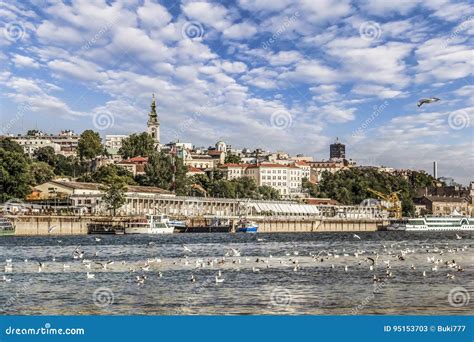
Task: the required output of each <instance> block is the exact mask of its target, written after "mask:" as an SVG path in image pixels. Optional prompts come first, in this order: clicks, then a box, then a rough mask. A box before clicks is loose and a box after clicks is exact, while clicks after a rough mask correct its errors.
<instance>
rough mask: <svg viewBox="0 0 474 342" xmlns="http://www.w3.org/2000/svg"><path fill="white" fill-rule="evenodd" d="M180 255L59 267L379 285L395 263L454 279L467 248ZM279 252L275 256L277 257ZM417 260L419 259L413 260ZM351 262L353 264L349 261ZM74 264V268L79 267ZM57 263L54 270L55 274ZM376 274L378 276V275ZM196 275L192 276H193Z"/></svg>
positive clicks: (400, 246) (77, 258) (96, 259)
mask: <svg viewBox="0 0 474 342" xmlns="http://www.w3.org/2000/svg"><path fill="white" fill-rule="evenodd" d="M352 236H353V239H354V240H361V237H360V236H359V235H357V234H353V235H352ZM456 239H458V240H460V239H462V237H461V236H459V235H458V234H456ZM95 241H96V242H100V241H101V239H100V238H95ZM257 241H258V242H262V241H264V240H263V239H262V238H258V240H257ZM152 245H155V243H154V242H149V246H152ZM181 247H182V256H181V257H179V258H171V259H164V260H162V259H161V258H159V257H154V258H147V259H146V260H144V261H138V262H132V261H130V262H127V261H125V260H124V261H120V262H119V261H114V260H106V261H104V260H100V253H101V252H102V251H103V250H98V251H96V252H94V253H89V252H88V253H87V254H86V251H85V250H83V249H82V248H81V246H78V247H76V248H75V249H74V251H73V252H72V260H73V264H70V263H64V264H63V265H62V271H63V272H66V271H68V270H70V269H71V266H74V267H75V268H77V267H79V268H80V269H81V268H83V271H82V272H84V273H85V278H86V279H87V280H93V279H95V278H96V273H94V272H107V271H120V270H119V269H118V268H117V269H112V268H114V267H113V265H114V264H120V265H121V266H122V269H121V270H127V268H128V273H129V274H131V275H132V279H133V281H134V282H135V283H136V284H137V285H139V286H140V285H144V284H145V283H146V281H147V280H148V279H149V277H148V274H149V273H150V272H153V273H155V274H156V275H157V276H158V277H159V278H161V277H163V271H164V269H165V268H166V266H168V267H171V268H173V267H175V268H176V267H178V268H179V267H184V268H188V269H190V270H192V271H193V272H192V274H191V276H190V277H189V281H190V282H193V283H194V282H196V281H198V277H197V275H196V274H198V273H197V272H198V271H199V270H203V269H210V270H214V271H216V274H215V279H214V280H215V283H216V284H221V283H223V282H225V277H224V275H223V272H224V270H225V269H229V268H233V269H234V270H236V271H240V269H241V268H245V269H251V270H252V273H259V272H265V271H266V270H269V269H272V268H278V267H280V268H281V267H283V268H290V269H292V270H293V271H294V272H299V271H301V270H302V269H304V268H306V267H307V266H309V267H311V266H312V265H313V266H314V265H318V266H320V265H325V266H326V265H327V267H328V269H330V270H331V271H332V270H335V271H338V270H340V271H342V270H343V271H344V272H349V271H350V268H352V267H354V265H355V266H356V267H357V266H358V267H363V268H364V267H366V268H367V272H371V273H370V274H372V280H373V282H374V283H378V282H383V281H385V280H387V279H389V278H394V277H396V275H395V274H394V272H395V270H394V269H393V268H392V266H393V265H394V264H398V265H404V264H406V265H407V266H406V268H407V269H408V264H410V267H409V269H410V270H411V271H413V272H419V276H422V277H426V276H427V274H428V273H429V272H438V271H442V270H444V271H446V272H447V274H446V278H448V279H455V278H456V273H458V272H463V271H464V268H463V267H462V266H461V265H460V264H459V263H458V262H457V261H456V260H455V255H456V254H458V253H461V252H465V251H466V250H467V249H468V248H469V247H468V246H467V245H465V246H463V247H456V248H455V247H450V246H449V245H448V244H447V243H446V244H443V245H441V244H440V245H438V246H437V245H422V246H419V247H418V246H417V247H412V248H410V247H408V245H407V243H406V242H400V243H392V244H391V245H390V246H386V245H383V244H382V245H381V246H379V247H378V248H377V249H376V250H365V249H356V250H352V251H351V252H349V251H346V249H345V248H342V249H336V248H334V249H328V250H320V251H318V252H309V253H300V252H299V251H298V250H293V251H291V252H288V251H287V252H285V253H284V255H278V256H274V255H271V254H269V255H267V256H265V257H263V256H253V257H252V256H245V257H242V256H241V254H242V253H241V251H240V250H239V249H236V248H225V249H224V253H223V255H222V256H220V257H205V258H203V257H197V256H193V254H195V253H194V252H193V250H192V249H191V248H190V247H188V246H186V245H182V246H181ZM419 252H424V253H426V254H427V255H426V263H425V265H424V266H423V265H420V263H418V267H419V268H420V270H417V267H416V266H415V262H414V261H413V260H414V259H412V262H411V263H410V262H408V260H409V259H410V257H411V254H415V253H419ZM279 254H280V253H279ZM418 261H420V260H418ZM354 262H355V263H354ZM36 263H37V272H38V273H41V272H43V270H45V269H46V268H50V269H53V268H54V267H52V265H58V264H59V263H58V262H56V258H54V257H53V258H52V261H51V262H48V265H46V263H45V262H44V261H37V262H36ZM24 264H26V265H28V264H34V262H30V261H29V260H24ZM351 264H352V265H351ZM78 265H79V266H78ZM60 268H61V265H60V264H59V265H58V266H56V267H55V269H59V270H60ZM380 272H383V273H382V274H380ZM12 273H14V265H13V261H12V259H7V260H6V263H5V267H4V274H3V276H2V277H1V278H0V282H4V283H9V282H11V280H12V279H11V278H9V277H8V274H12ZM195 273H196V274H195Z"/></svg>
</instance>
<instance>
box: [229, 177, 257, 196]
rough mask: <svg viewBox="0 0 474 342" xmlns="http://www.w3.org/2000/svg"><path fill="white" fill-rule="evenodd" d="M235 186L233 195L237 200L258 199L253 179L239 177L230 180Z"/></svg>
mask: <svg viewBox="0 0 474 342" xmlns="http://www.w3.org/2000/svg"><path fill="white" fill-rule="evenodd" d="M231 182H233V183H234V184H235V195H236V196H237V197H238V198H258V197H259V196H258V192H257V183H256V182H255V180H254V179H253V178H250V177H241V178H237V179H233V180H231Z"/></svg>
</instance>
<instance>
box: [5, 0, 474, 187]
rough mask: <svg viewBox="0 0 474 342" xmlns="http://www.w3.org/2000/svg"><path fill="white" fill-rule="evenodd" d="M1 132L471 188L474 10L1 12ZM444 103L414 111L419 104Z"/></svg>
mask: <svg viewBox="0 0 474 342" xmlns="http://www.w3.org/2000/svg"><path fill="white" fill-rule="evenodd" d="M0 14H1V15H0V18H1V20H2V26H3V32H0V44H1V46H2V50H1V52H0V59H1V65H2V66H3V68H2V70H1V74H0V75H1V76H0V87H1V97H0V100H1V107H0V109H1V116H0V120H1V133H3V134H5V133H20V132H25V130H27V129H32V128H39V129H42V130H44V131H47V132H51V133H53V132H57V131H59V130H61V129H73V130H75V131H76V132H81V131H83V130H84V129H87V128H93V129H95V130H97V131H99V132H100V133H101V134H102V135H105V134H128V133H132V132H140V131H143V130H144V129H145V123H146V116H147V112H148V110H149V104H150V100H151V94H152V93H153V92H154V93H155V94H156V97H157V107H158V115H159V118H160V120H161V132H162V141H163V142H168V141H171V140H175V139H177V138H179V139H180V140H181V141H186V142H193V143H194V144H195V145H198V146H208V145H212V144H214V143H215V142H216V141H217V140H220V139H223V140H224V141H226V142H227V143H229V144H231V145H233V146H235V147H250V148H255V147H262V148H267V149H270V150H284V151H287V152H290V153H292V154H296V153H302V154H305V155H311V156H313V157H315V158H316V159H323V158H327V157H328V145H329V144H330V143H331V142H332V141H333V140H335V138H336V137H339V139H340V140H342V141H343V142H345V143H346V145H347V154H348V157H349V158H352V159H354V160H356V161H357V162H358V163H360V164H369V165H385V166H390V167H397V168H417V169H425V170H428V171H431V164H432V161H434V160H437V161H438V165H439V174H440V175H442V176H451V177H454V178H455V179H456V180H457V181H460V182H463V183H467V182H468V181H470V180H474V176H473V174H474V172H473V170H474V152H473V151H474V148H473V147H474V133H473V125H474V109H473V104H474V101H473V96H472V95H473V90H474V86H473V83H472V70H473V61H474V58H473V57H474V54H473V50H472V37H473V34H474V13H473V8H472V6H470V5H469V3H468V2H467V1H466V2H462V1H449V0H431V1H417V0H409V1H407V0H402V1H396V2H395V1H393V2H392V1H384V0H367V1H357V2H353V1H348V0H343V1H335V0H334V1H333V0H320V1H315V0H300V1H290V0H274V1H266V0H254V1H250V0H240V1H236V2H230V1H229V2H227V1H226V2H212V1H181V2H178V1H149V0H145V1H143V0H140V1H133V0H132V1H130V0H128V1H125V0H121V1H100V0H96V1H86V0H80V1H43V0H38V1H34V0H32V1H30V2H28V1H22V2H17V1H11V2H10V1H6V2H4V3H2V4H0ZM431 96H436V97H439V98H441V101H440V102H437V103H432V104H428V105H426V106H425V105H424V106H422V107H421V108H418V107H417V106H416V103H417V101H418V99H420V98H423V97H431Z"/></svg>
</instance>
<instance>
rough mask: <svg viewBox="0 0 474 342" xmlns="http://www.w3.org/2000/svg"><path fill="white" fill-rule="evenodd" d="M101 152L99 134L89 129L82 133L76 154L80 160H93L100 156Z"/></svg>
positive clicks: (102, 148) (102, 149)
mask: <svg viewBox="0 0 474 342" xmlns="http://www.w3.org/2000/svg"><path fill="white" fill-rule="evenodd" d="M103 151H104V147H103V146H102V142H101V139H100V135H99V133H97V132H94V131H92V130H90V129H88V130H85V131H84V132H82V134H81V136H80V137H79V141H78V145H77V153H78V155H79V158H80V159H81V160H84V159H89V160H90V159H93V158H95V157H97V156H98V155H100V154H102V153H103Z"/></svg>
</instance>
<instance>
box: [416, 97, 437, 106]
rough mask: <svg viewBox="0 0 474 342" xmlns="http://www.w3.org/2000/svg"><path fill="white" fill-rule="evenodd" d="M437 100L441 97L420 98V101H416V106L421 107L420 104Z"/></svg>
mask: <svg viewBox="0 0 474 342" xmlns="http://www.w3.org/2000/svg"><path fill="white" fill-rule="evenodd" d="M439 100H441V99H439V98H437V97H430V98H427V99H421V100H420V101H418V103H417V106H418V107H421V106H422V105H424V104H425V103H433V102H438V101H439Z"/></svg>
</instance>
